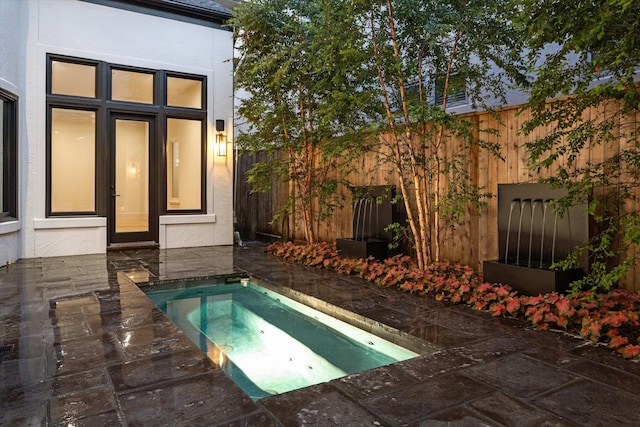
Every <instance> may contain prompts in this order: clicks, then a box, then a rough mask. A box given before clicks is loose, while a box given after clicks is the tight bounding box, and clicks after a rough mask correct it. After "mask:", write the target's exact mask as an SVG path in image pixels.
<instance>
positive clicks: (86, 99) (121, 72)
mask: <svg viewBox="0 0 640 427" xmlns="http://www.w3.org/2000/svg"><path fill="white" fill-rule="evenodd" d="M47 64H48V81H47V215H48V216H69V215H73V216H77V215H99V216H105V215H108V213H109V206H110V203H111V201H110V200H111V199H110V197H116V196H117V195H116V194H115V191H111V189H110V188H109V187H110V186H113V184H112V182H113V179H112V177H113V176H115V172H114V170H113V164H112V163H109V162H110V161H111V162H117V159H113V160H109V159H111V157H110V156H111V152H112V151H113V150H112V149H111V148H110V144H112V142H111V141H112V140H113V136H112V135H111V134H110V133H111V132H113V130H111V128H110V127H109V123H110V120H111V117H112V115H113V114H120V115H122V114H129V115H131V117H134V118H145V117H146V118H150V119H152V121H150V123H153V126H154V129H153V131H152V132H150V133H149V135H153V139H152V140H151V141H150V147H149V153H148V155H149V159H150V161H151V162H154V163H156V164H157V163H158V162H164V164H163V165H162V166H161V167H157V166H155V165H151V167H150V168H149V174H153V176H152V175H149V177H148V178H149V181H148V182H149V183H150V184H149V188H150V191H151V192H154V193H153V194H152V195H151V196H150V198H149V200H150V202H149V203H150V204H152V205H155V210H154V206H151V207H150V208H151V210H152V212H158V213H162V212H168V211H171V212H174V213H201V212H203V211H204V207H205V206H206V204H205V191H204V182H205V179H204V177H205V166H206V135H207V132H206V119H207V112H206V109H205V106H206V97H205V94H206V78H205V77H204V76H197V75H190V74H183V73H177V72H169V71H165V70H153V69H141V68H134V67H129V66H124V65H120V64H117V65H116V64H109V63H105V62H101V61H92V60H87V59H82V58H70V57H63V56H59V55H48V61H47ZM1 105H4V104H1ZM114 117H115V116H114ZM145 182H147V181H145ZM112 193H113V194H112ZM156 193H157V194H156ZM122 199H123V198H121V199H120V202H121V201H122Z"/></svg>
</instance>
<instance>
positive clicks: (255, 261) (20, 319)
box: [0, 245, 640, 427]
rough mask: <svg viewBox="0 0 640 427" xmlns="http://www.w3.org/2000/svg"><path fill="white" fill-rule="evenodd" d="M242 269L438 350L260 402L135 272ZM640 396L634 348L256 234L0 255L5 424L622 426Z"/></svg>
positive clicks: (638, 421) (1, 420)
mask: <svg viewBox="0 0 640 427" xmlns="http://www.w3.org/2000/svg"><path fill="white" fill-rule="evenodd" d="M242 274H248V275H250V276H253V277H255V278H258V279H261V280H266V281H269V282H270V283H271V284H275V285H279V286H283V287H288V288H292V289H295V290H297V291H300V292H303V293H305V294H307V295H311V296H314V297H317V298H319V299H321V300H323V301H326V302H327V303H329V304H333V305H335V306H338V307H341V308H344V309H347V310H350V311H353V312H355V313H358V314H360V315H362V316H365V317H367V318H369V319H372V320H374V321H377V322H380V323H382V324H384V325H387V326H389V327H392V328H396V329H398V330H399V331H402V332H403V333H407V334H410V335H412V336H414V337H417V338H420V339H424V340H426V341H428V342H429V343H431V344H430V345H429V347H428V348H429V350H425V351H424V354H422V355H421V356H420V357H417V358H414V359H410V360H407V361H404V362H399V363H396V364H393V365H389V366H385V367H381V368H378V369H374V370H370V371H366V372H362V373H359V374H354V375H350V376H347V377H344V378H340V379H337V380H333V381H330V382H328V383H324V384H319V385H316V386H311V387H307V388H304V389H299V390H295V391H292V392H289V393H284V394H281V395H275V396H271V397H268V398H265V399H262V400H259V401H257V402H253V401H252V400H251V399H250V398H249V397H248V396H247V395H245V393H244V392H242V391H241V390H240V389H239V388H238V387H237V386H236V385H235V384H234V383H233V382H232V381H231V380H230V379H229V378H228V377H227V376H226V375H225V374H224V373H223V372H222V370H221V369H220V368H218V367H217V366H216V365H215V364H214V363H213V362H211V361H210V360H209V359H208V358H207V357H206V356H205V355H204V354H203V353H201V352H200V351H199V349H198V348H197V347H196V346H195V345H194V344H192V343H191V341H189V339H188V338H186V337H185V336H184V335H183V334H182V333H181V332H180V331H179V330H178V329H177V328H176V327H175V326H174V325H173V324H172V323H171V322H170V321H169V320H168V319H167V318H166V317H165V316H164V314H163V313H162V312H161V311H160V310H158V309H157V308H156V307H155V306H154V305H153V304H152V303H151V302H150V300H149V299H148V298H147V297H146V296H145V295H144V293H143V292H142V291H141V290H140V289H139V287H138V286H137V285H136V283H141V284H142V283H145V282H150V283H155V282H158V281H167V280H174V279H184V278H192V277H206V276H218V275H242ZM256 363H260V361H256ZM265 369H269V367H268V366H265ZM638 408H640V364H639V363H636V362H635V361H624V360H622V359H621V358H619V357H617V356H616V355H615V354H614V353H613V352H611V351H609V350H607V349H605V348H602V347H597V346H594V345H591V344H589V343H586V342H585V341H583V340H581V339H577V338H573V337H570V336H567V335H565V334H561V333H556V332H548V331H545V332H543V331H536V330H534V329H533V328H532V327H530V326H529V325H528V324H526V323H522V322H519V321H516V320H513V319H497V318H492V317H491V316H490V315H488V314H487V313H481V312H475V311H473V310H471V309H469V308H467V307H465V306H456V305H449V304H445V303H438V302H436V301H433V300H428V299H424V298H420V297H417V296H413V295H409V294H403V293H400V292H397V291H396V290H394V289H383V288H379V287H376V286H374V285H371V284H369V283H367V282H365V281H363V280H360V279H358V278H354V277H345V276H340V275H338V274H335V273H333V272H329V271H325V270H318V269H315V268H308V267H303V266H298V265H293V264H290V263H287V262H285V261H283V260H281V259H279V258H276V257H272V256H269V255H266V254H265V252H264V247H261V246H258V245H250V246H245V247H216V248H193V249H170V250H139V251H123V252H109V253H108V254H106V255H87V256H73V257H59V258H45V259H27V260H20V261H18V262H17V263H15V264H11V265H9V266H6V267H2V268H0V425H8V426H9V425H10V426H22V425H34V426H40V425H54V426H57V425H65V426H67V425H74V426H81V425H85V426H92V427H93V426H102V425H103V426H116V425H132V426H135V425H143V426H158V425H171V426H178V425H203V426H213V425H215V426H218V425H220V426H297V425H316V426H332V425H335V426H405V425H406V426H431V425H459V426H476V425H489V426H541V425H546V426H585V425H588V426H591V425H593V426H613V425H616V426H618V425H640V412H639V411H638Z"/></svg>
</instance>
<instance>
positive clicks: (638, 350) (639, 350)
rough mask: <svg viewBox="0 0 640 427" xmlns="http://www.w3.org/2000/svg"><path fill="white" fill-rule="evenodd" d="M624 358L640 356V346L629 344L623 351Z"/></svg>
mask: <svg viewBox="0 0 640 427" xmlns="http://www.w3.org/2000/svg"><path fill="white" fill-rule="evenodd" d="M621 353H622V357H624V358H625V359H630V358H632V357H636V356H637V355H638V354H640V345H633V344H627V345H626V346H625V347H624V348H623V349H622V351H621Z"/></svg>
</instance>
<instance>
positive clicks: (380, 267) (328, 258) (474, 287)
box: [268, 242, 640, 358]
mask: <svg viewBox="0 0 640 427" xmlns="http://www.w3.org/2000/svg"><path fill="white" fill-rule="evenodd" d="M268 252H269V253H271V254H273V255H276V256H279V257H282V258H284V259H286V260H289V261H292V262H296V263H300V264H304V265H308V266H314V267H317V268H326V269H331V270H334V271H336V272H338V273H340V274H353V275H357V276H359V277H362V278H364V279H366V280H368V281H369V282H372V283H374V284H376V285H378V286H383V287H391V286H395V287H397V288H398V289H399V290H402V291H405V292H410V293H415V294H418V295H420V296H424V297H430V298H434V299H436V300H438V301H450V302H452V303H459V304H467V305H469V306H471V307H472V308H474V309H476V310H485V311H489V312H490V313H491V314H492V315H493V316H496V317H499V316H512V317H515V318H519V319H526V320H527V321H529V322H531V323H532V324H533V325H535V326H536V327H537V328H539V329H559V330H565V331H567V332H569V333H573V334H579V335H580V336H582V337H584V338H585V339H587V340H591V341H593V342H595V343H602V344H604V345H607V346H608V347H609V348H611V349H614V350H616V351H617V352H618V353H620V354H621V355H622V357H624V358H633V357H636V356H638V355H639V354H640V345H639V338H640V323H639V321H638V313H639V311H640V297H639V296H638V295H637V294H634V293H631V292H628V291H624V290H614V291H611V292H608V293H596V292H592V291H587V292H579V293H569V294H558V293H555V292H552V293H547V294H543V295H537V296H526V295H520V294H518V292H516V291H515V290H513V289H512V288H511V287H510V286H508V285H504V284H495V283H486V282H484V281H483V278H482V275H481V274H479V273H477V272H475V271H474V270H473V269H472V268H470V267H468V266H463V265H460V264H449V263H435V264H432V265H429V266H428V267H427V268H426V269H425V270H420V269H418V268H417V266H416V264H415V262H414V261H413V260H412V259H411V258H410V257H408V256H406V255H404V256H403V255H398V256H395V257H392V258H389V259H387V260H385V261H376V260H374V259H373V258H369V259H351V258H342V257H340V256H339V254H338V251H337V249H336V247H335V245H332V244H329V243H316V244H302V245H300V244H295V243H292V242H282V243H273V244H271V245H269V247H268Z"/></svg>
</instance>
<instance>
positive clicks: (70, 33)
mask: <svg viewBox="0 0 640 427" xmlns="http://www.w3.org/2000/svg"><path fill="white" fill-rule="evenodd" d="M0 3H2V4H5V3H7V1H2V0H0ZM8 3H9V4H11V5H12V6H11V7H13V8H23V9H25V11H26V15H27V16H26V22H25V24H26V25H23V26H22V27H23V28H25V29H26V32H27V33H26V37H25V39H26V41H27V55H26V62H25V65H26V66H25V67H24V68H23V69H21V70H18V72H17V74H18V75H21V74H24V75H25V77H26V80H25V81H26V82H28V83H27V84H26V85H25V93H24V99H25V100H26V103H27V104H28V107H27V111H26V119H25V123H24V126H23V127H22V129H21V132H22V133H24V134H25V135H26V136H27V137H26V140H25V141H23V142H24V143H25V144H26V147H27V148H26V153H24V154H25V155H24V156H23V157H22V158H21V161H20V168H21V171H22V169H24V168H26V169H27V171H25V174H26V175H24V174H23V182H22V188H21V190H20V191H21V198H20V202H21V205H22V206H24V210H23V213H22V218H23V223H22V230H21V238H20V240H21V241H22V243H23V244H22V246H21V248H20V254H19V256H20V257H24V258H30V257H39V256H55V255H69V254H75V253H91V252H104V251H105V250H106V233H107V229H106V220H104V219H103V220H97V221H87V219H86V218H79V219H73V218H67V219H65V222H63V223H60V222H56V219H51V218H46V215H45V209H46V206H45V201H46V145H45V144H46V142H45V141H46V120H45V118H46V99H45V93H46V77H47V76H46V55H47V53H54V54H62V55H69V56H76V57H80V58H87V59H96V60H101V61H106V62H110V63H115V64H121V65H127V66H135V67H145V68H151V69H166V70H170V71H177V72H185V73H193V74H200V75H205V76H207V103H208V104H207V110H208V141H209V142H208V154H207V171H206V191H207V196H206V197H207V206H206V211H207V214H208V215H206V217H209V218H212V217H213V218H215V220H214V221H209V222H208V223H207V222H205V223H196V224H192V221H189V220H188V219H185V221H186V222H187V223H188V224H189V228H190V229H195V228H197V230H196V231H195V234H203V235H206V236H207V238H206V241H207V244H211V245H221V244H231V243H233V218H232V215H233V214H232V212H233V211H232V167H233V164H232V157H231V155H229V156H227V157H226V158H224V157H216V156H214V152H213V150H214V144H213V141H214V137H215V135H214V126H215V120H216V119H224V120H225V122H226V123H227V129H228V140H229V141H231V140H232V137H233V135H232V134H231V132H232V129H233V127H232V126H231V123H232V117H233V97H232V95H233V76H232V63H231V62H230V61H228V60H229V59H230V58H232V56H233V42H232V34H231V32H229V31H225V30H222V29H216V28H209V27H205V26H202V25H195V24H190V23H186V22H180V21H176V20H172V19H168V18H161V17H156V16H150V15H146V14H142V13H137V12H131V11H126V10H121V9H117V8H112V7H107V6H102V5H96V4H92V3H87V2H82V1H78V0H30V1H29V2H21V1H18V0H16V1H13V0H8ZM14 3H16V4H17V3H20V4H21V6H16V5H15V4H14ZM0 15H4V14H0ZM2 19H6V18H2ZM12 25H14V24H12ZM1 44H2V46H4V45H5V44H7V43H6V42H5V40H4V39H3V41H2V43H1ZM23 46H24V44H23ZM18 53H19V52H18ZM228 152H229V153H231V149H229V150H228ZM97 191H104V189H100V188H98V189H97ZM185 218H186V217H185ZM161 222H162V220H161ZM174 222H175V223H174ZM58 224H63V227H59V226H58ZM180 226H181V224H180V222H179V220H178V221H171V223H170V224H166V225H165V227H167V228H168V230H171V229H172V228H174V227H180ZM67 231H68V232H67ZM174 234H176V235H179V234H180V233H172V232H170V231H167V230H165V238H161V244H162V247H178V246H191V242H190V241H189V239H185V238H176V239H174V238H173V237H172V236H173V235H174ZM201 240H202V239H198V240H197V241H194V242H193V243H194V244H193V245H194V246H199V245H202V241H201Z"/></svg>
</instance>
